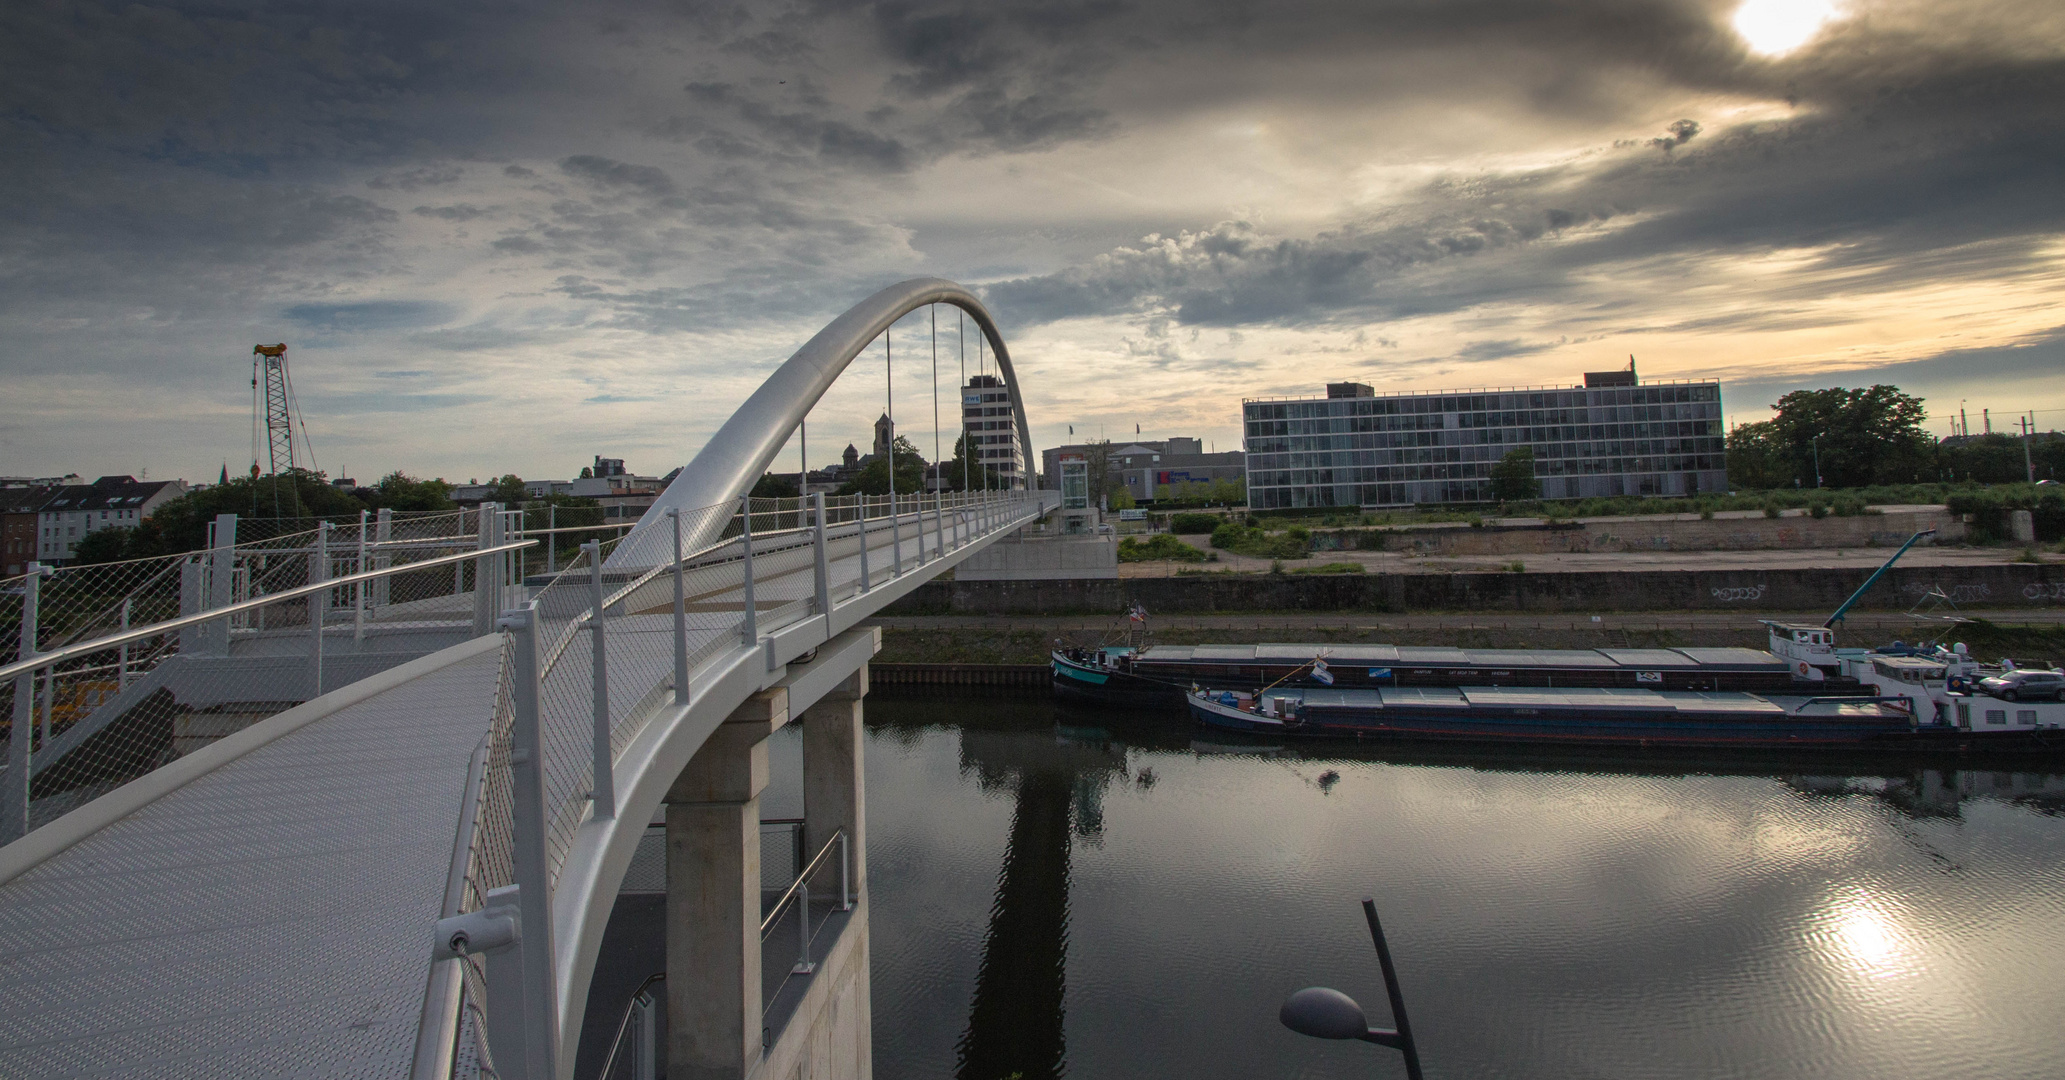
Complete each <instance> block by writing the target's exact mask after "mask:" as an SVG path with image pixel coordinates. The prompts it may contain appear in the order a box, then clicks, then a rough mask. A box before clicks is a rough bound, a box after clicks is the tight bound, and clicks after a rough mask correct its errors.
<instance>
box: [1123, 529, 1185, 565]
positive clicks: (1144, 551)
mask: <svg viewBox="0 0 2065 1080" xmlns="http://www.w3.org/2000/svg"><path fill="white" fill-rule="evenodd" d="M1158 560H1173V561H1175V562H1203V561H1205V553H1204V552H1202V551H1199V550H1198V549H1196V548H1194V547H1192V546H1190V545H1189V544H1186V543H1184V542H1183V541H1181V540H1178V539H1176V538H1175V537H1174V536H1172V535H1170V534H1168V533H1157V534H1156V535H1155V536H1153V537H1152V538H1150V539H1149V540H1148V541H1147V542H1146V543H1144V544H1143V543H1141V542H1140V541H1139V540H1136V539H1134V538H1133V537H1130V536H1128V537H1125V538H1123V539H1121V540H1120V541H1119V561H1120V562H1154V561H1158Z"/></svg>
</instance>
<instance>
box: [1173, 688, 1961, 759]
mask: <svg viewBox="0 0 2065 1080" xmlns="http://www.w3.org/2000/svg"><path fill="white" fill-rule="evenodd" d="M1468 689H1469V688H1465V689H1463V690H1459V691H1456V692H1455V694H1454V696H1452V697H1447V696H1443V697H1435V696H1432V695H1428V696H1426V697H1425V698H1424V700H1417V701H1416V700H1411V699H1408V700H1404V701H1399V702H1385V703H1383V704H1381V705H1368V706H1362V707H1356V706H1348V705H1334V706H1331V707H1328V706H1319V707H1315V706H1313V705H1311V704H1309V703H1307V704H1305V705H1303V706H1302V707H1300V708H1298V709H1296V710H1295V715H1294V716H1285V717H1272V716H1269V715H1265V714H1262V713H1257V712H1255V711H1253V710H1250V709H1245V708H1238V707H1235V706H1232V705H1228V704H1225V703H1223V702H1222V701H1221V700H1219V698H1218V697H1217V696H1215V695H1201V694H1190V695H1188V696H1187V702H1188V705H1189V708H1190V712H1191V715H1192V717H1193V718H1194V719H1196V720H1197V722H1198V723H1200V724H1203V725H1206V726H1209V727H1214V728H1218V729H1221V730H1230V731H1241V732H1245V733H1248V734H1260V735H1266V736H1270V737H1279V736H1281V737H1303V738H1313V737H1319V738H1346V739H1357V740H1364V739H1399V740H1414V741H1429V742H1471V743H1503V744H1541V745H1565V746H1636V747H1657V748H1671V747H1681V748H1738V749H1815V748H1824V749H1856V748H1859V747H1863V746H1866V745H1880V744H1888V743H1896V742H1910V741H1911V740H1912V738H1913V736H1914V735H1915V734H1916V730H1917V729H1916V728H1915V727H1914V725H1913V723H1912V721H1911V720H1909V719H1908V718H1907V716H1906V714H1905V713H1904V712H1902V711H1900V710H1898V709H1895V708H1890V707H1879V706H1867V705H1864V704H1861V703H1859V704H1846V705H1824V704H1820V703H1815V704H1806V703H1802V704H1800V705H1799V706H1797V707H1794V708H1788V707H1783V706H1780V705H1777V704H1774V703H1772V702H1770V701H1768V700H1766V699H1763V698H1758V697H1755V696H1754V695H1734V694H1676V693H1659V694H1651V695H1646V697H1647V698H1648V699H1649V700H1647V701H1644V700H1641V699H1640V697H1638V696H1637V695H1628V697H1629V698H1630V699H1631V701H1630V702H1629V703H1628V704H1625V705H1623V704H1619V703H1616V702H1614V701H1612V700H1611V699H1606V700H1603V701H1602V700H1601V699H1600V698H1599V697H1598V696H1597V695H1585V696H1582V697H1580V698H1579V699H1578V700H1576V701H1574V702H1573V703H1572V704H1570V705H1568V706H1559V705H1557V704H1556V703H1555V700H1554V698H1555V695H1548V694H1536V695H1533V696H1532V697H1531V698H1527V699H1523V700H1522V701H1521V703H1517V704H1516V703H1510V699H1514V698H1518V697H1520V695H1518V694H1516V693H1515V692H1512V691H1502V690H1500V689H1497V688H1476V689H1477V690H1479V691H1480V693H1482V694H1483V695H1484V697H1486V698H1488V699H1491V700H1488V701H1472V700H1470V698H1469V694H1468ZM1365 693H1367V692H1365ZM1501 698H1505V699H1508V700H1507V701H1501V700H1499V699H1501ZM1912 744H1913V745H1916V746H1917V747H1918V748H1921V747H1923V746H1924V745H1925V744H1924V743H1922V742H1913V743H1912ZM1926 745H1931V746H1933V745H1942V746H1945V747H1949V746H1951V745H1953V744H1952V743H1951V742H1945V741H1942V740H1929V741H1928V742H1927V744H1926Z"/></svg>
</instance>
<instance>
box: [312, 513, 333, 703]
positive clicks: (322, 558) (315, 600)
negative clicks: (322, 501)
mask: <svg viewBox="0 0 2065 1080" xmlns="http://www.w3.org/2000/svg"><path fill="white" fill-rule="evenodd" d="M328 580H330V523H329V522H327V521H324V522H319V523H317V525H316V530H315V551H314V552H312V553H311V554H310V555H309V557H308V583H309V584H310V585H316V584H320V583H322V582H325V581H328ZM329 608H330V590H328V589H324V590H322V591H320V592H313V593H310V594H308V627H309V643H308V669H309V676H310V679H309V682H310V685H311V686H313V687H314V692H313V693H311V694H309V695H308V699H309V700H310V701H314V700H315V699H317V698H319V697H322V696H323V621H324V620H325V619H327V618H328V617H329Z"/></svg>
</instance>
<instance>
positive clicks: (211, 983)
mask: <svg viewBox="0 0 2065 1080" xmlns="http://www.w3.org/2000/svg"><path fill="white" fill-rule="evenodd" d="M500 671H501V653H500V651H494V652H489V653H486V654H484V655H481V656H477V657H474V658H473V659H470V660H466V661H462V662H460V663H458V664H454V665H452V666H450V667H446V668H443V669H441V670H439V671H436V672H433V673H431V674H428V675H425V676H423V677H421V678H418V679H415V680H413V681H411V682H407V683H404V684H402V685H400V686H397V687H395V688H393V689H390V690H388V691H386V692H384V693H381V694H378V695H376V696H374V697H372V698H369V699H367V700H365V701H362V702H359V703H358V704H356V705H352V706H349V707H347V708H344V709H342V710H340V711H338V712H336V713H334V714H332V715H330V716H328V717H325V718H323V719H320V720H317V721H315V722H313V723H311V724H309V725H307V726H306V727H303V728H301V729H299V730H297V731H293V732H291V733H289V734H287V735H284V736H282V737H281V738H279V739H277V740H275V741H273V742H271V743H268V744H266V745H264V746H261V747H259V748H257V749H255V750H253V751H251V752H250V753H248V754H246V755H244V756H243V757H240V758H238V759H236V760H235V761H232V762H229V763H228V764H225V765H223V766H222V767H221V768H218V769H216V770H214V771H213V772H210V773H207V774H205V775H203V776H201V777H199V778H197V779H195V780H194V781H192V782H191V783H188V784H186V785H185V786H183V787H180V788H178V789H176V790H174V791H172V792H170V793H169V794H167V795H165V796H164V797H163V798H160V799H158V800H157V801H155V802H153V803H151V804H149V805H147V806H145V807H143V808H142V809H140V810H138V811H137V812H135V813H133V814H130V815H129V816H128V817H125V818H122V819H121V820H119V821H116V822H114V823H113V824H111V825H109V826H108V827H107V828H105V829H102V830H101V831H99V832H98V833H95V834H94V835H92V836H91V837H89V838H87V839H85V840H83V841H81V842H80V843H78V844H76V845H74V846H73V847H71V848H69V849H67V850H65V851H64V852H62V853H60V854H58V855H57V856H55V857H53V858H51V859H50V860H48V861H46V862H44V863H42V864H41V865H39V866H36V867H35V868H33V869H31V870H29V871H28V872H27V873H25V874H23V875H21V876H20V877H17V878H15V879H14V880H12V881H10V882H7V883H6V884H5V885H0V911H4V912H5V913H6V915H5V919H4V920H0V988H4V994H5V997H4V1000H5V1003H6V1004H5V1007H4V1009H0V1014H4V1016H5V1018H6V1019H5V1021H4V1022H0V1075H4V1076H8V1077H16V1078H24V1080H26V1078H32V1077H68V1076H105V1077H121V1076H139V1077H140V1076H150V1077H189V1076H191V1077H221V1076H286V1075H295V1076H342V1075H351V1076H361V1077H373V1076H406V1075H408V1071H409V1067H410V1061H411V1055H412V1054H413V1052H414V1049H415V1041H416V1029H417V1023H418V1019H419V1017H420V1015H421V1010H422V1006H423V990H424V981H425V976H426V975H427V973H428V970H429V952H428V950H429V940H430V938H429V929H428V928H429V927H430V925H431V924H432V923H433V922H435V921H436V919H437V917H438V914H439V909H440V907H441V906H442V904H443V902H444V888H445V879H446V876H447V873H448V870H449V867H450V865H451V859H452V839H453V833H454V828H455V825H456V823H457V821H458V815H459V808H460V803H461V798H462V795H463V788H464V786H465V780H466V773H467V766H468V761H469V758H470V756H471V755H472V752H473V749H474V747H475V746H476V745H478V744H479V742H480V740H481V737H482V736H483V735H484V734H485V733H486V731H487V728H488V723H489V720H490V716H491V714H492V712H493V711H494V705H495V694H496V683H497V680H498V678H499V675H500Z"/></svg>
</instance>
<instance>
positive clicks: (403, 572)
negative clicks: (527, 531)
mask: <svg viewBox="0 0 2065 1080" xmlns="http://www.w3.org/2000/svg"><path fill="white" fill-rule="evenodd" d="M291 520H294V521H296V522H297V523H299V524H302V525H306V524H309V522H308V521H307V520H306V519H291ZM275 524H276V523H275V522H270V521H266V520H264V519H260V520H258V521H257V522H255V523H253V522H252V521H250V520H249V519H246V520H238V519H236V518H235V517H234V516H232V515H224V516H223V517H222V518H219V519H217V521H216V522H214V523H211V525H210V528H209V537H208V539H209V540H210V542H211V543H210V546H209V547H206V548H204V549H202V550H199V551H193V552H186V553H183V554H178V555H169V556H161V557H157V558H150V559H137V560H129V561H124V562H113V563H101V564H93V565H83V566H69V567H61V568H54V569H51V570H48V571H42V572H39V573H36V574H32V575H24V576H22V577H17V578H12V579H8V580H5V581H0V649H4V650H5V651H4V653H0V656H4V657H6V658H7V659H9V660H14V661H24V660H30V659H32V658H34V657H39V656H44V655H51V656H53V657H54V659H53V660H52V661H51V662H50V663H48V664H45V665H40V666H38V667H37V668H35V669H34V670H32V671H29V672H26V673H23V674H21V675H18V676H17V677H14V678H9V679H5V680H0V733H4V739H0V748H4V749H0V763H4V768H0V792H4V793H6V803H5V805H4V806H0V839H10V838H12V837H13V836H17V835H20V834H21V833H22V832H23V831H26V830H27V829H29V828H34V827H37V826H39V825H41V824H43V823H45V822H48V821H50V820H52V819H53V818H55V817H57V816H59V815H61V814H63V813H65V812H67V811H69V810H70V809H72V808H74V807H76V806H78V805H81V804H83V803H85V802H87V801H90V800H91V799H93V798H95V797H97V796H98V795H99V794H101V793H103V792H106V791H108V790H111V789H112V788H114V787H116V786H119V785H120V784H123V783H126V782H127V781H129V780H132V779H134V778H136V777H138V776H141V775H143V774H144V773H147V772H149V771H150V770H152V769H154V768H157V767H158V766H160V765H162V764H164V763H166V762H168V761H170V760H172V759H174V758H177V757H179V756H182V755H184V754H186V753H190V752H192V751H193V750H195V749H198V748H199V747H202V746H205V745H208V744H210V743H212V742H214V741H216V740H218V739H220V738H222V737H224V736H226V735H229V734H232V733H234V732H236V731H239V730H242V729H243V728H245V727H248V726H249V725H251V724H252V723H255V722H257V721H258V720H261V719H264V718H265V717H267V716H271V715H273V714H275V713H277V712H279V711H281V710H283V709H286V708H290V707H292V706H294V705H296V704H299V703H301V702H303V701H307V700H309V699H311V698H314V697H316V696H319V695H320V694H321V693H322V692H323V691H325V690H330V689H335V688H337V687H339V686H342V685H345V684H347V683H349V682H354V681H356V680H358V679H360V678H364V677H366V676H367V675H371V674H374V673H376V672H378V671H380V670H384V669H385V668H387V667H391V666H393V665H394V664H397V663H401V662H404V661H406V660H408V659H411V658H412V657H414V656H417V655H422V654H423V653H425V652H429V651H434V650H435V649H437V648H442V647H444V646H445V645H448V644H455V643H457V642H458V641H461V640H464V639H466V638H468V637H472V636H474V635H475V633H476V632H477V630H478V626H477V623H478V621H479V620H478V619H477V609H478V607H479V605H478V604H477V603H476V602H475V597H474V593H475V591H476V585H477V580H478V579H479V577H480V575H481V574H482V573H483V572H486V573H488V574H490V575H491V576H497V577H499V576H500V575H502V574H506V573H507V572H509V569H510V568H509V567H508V566H507V565H506V563H507V561H508V560H509V559H511V558H513V557H514V556H513V554H507V553H505V554H497V555H494V556H490V557H488V558H487V559H463V558H453V556H454V555H457V554H460V553H464V552H467V551H471V550H474V549H476V548H478V547H479V546H480V545H481V543H482V540H483V537H484V535H486V534H484V533H483V532H482V531H481V528H480V524H481V512H479V511H457V512H446V513H435V514H407V515H404V514H390V513H382V514H379V515H360V516H358V517H357V518H356V519H354V520H351V521H349V522H347V523H345V524H342V525H339V524H335V523H331V522H316V523H315V527H314V528H308V529H304V530H302V531H298V532H288V531H281V530H280V529H278V528H274V527H273V526H274V525H275ZM247 525H251V526H252V527H251V528H249V529H247V528H246V526H247ZM252 533H256V534H259V535H258V538H255V539H254V538H251V534H252ZM483 562H485V563H489V564H490V565H487V566H485V567H484V566H482V565H480V564H481V563H483ZM418 564H425V565H423V566H422V568H421V569H409V568H410V567H412V566H416V565H418ZM354 575H369V577H368V578H367V579H364V580H356V581H349V582H347V583H346V584H341V585H338V586H336V587H333V588H329V589H323V588H312V586H320V585H321V584H322V583H323V582H325V581H334V580H337V579H340V578H351V577H353V576H354ZM218 609H230V610H228V611H227V612H226V613H225V615H224V616H223V617H222V618H220V619H209V620H200V621H196V620H195V619H193V618H191V617H193V616H198V615H201V614H205V613H207V612H209V611H214V610H218ZM181 620H185V621H184V623H183V624H181V625H177V626H162V625H161V624H167V623H178V622H180V621H181ZM105 639H120V640H114V641H110V643H109V644H108V645H107V646H106V647H103V648H93V647H91V646H92V645H93V644H94V643H95V642H99V641H102V640H105ZM18 737H19V738H21V739H22V743H23V745H21V746H17V745H16V741H17V738H18ZM17 769H21V771H22V772H23V773H26V774H27V776H28V777H29V779H28V780H27V782H26V783H24V781H23V780H22V779H21V777H20V774H18V773H17V772H16V770H17ZM24 803H25V805H24Z"/></svg>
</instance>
